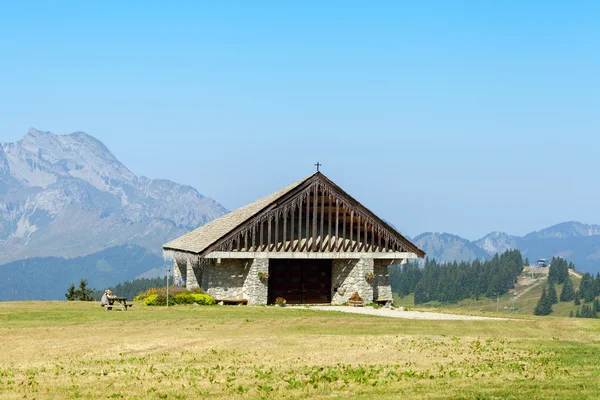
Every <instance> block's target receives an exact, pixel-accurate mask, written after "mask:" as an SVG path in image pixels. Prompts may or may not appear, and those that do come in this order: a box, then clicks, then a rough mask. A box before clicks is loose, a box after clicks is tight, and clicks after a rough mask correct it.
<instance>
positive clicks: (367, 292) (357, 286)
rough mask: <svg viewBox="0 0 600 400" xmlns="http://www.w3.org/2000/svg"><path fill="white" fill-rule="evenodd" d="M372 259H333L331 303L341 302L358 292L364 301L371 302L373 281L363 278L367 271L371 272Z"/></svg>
mask: <svg viewBox="0 0 600 400" xmlns="http://www.w3.org/2000/svg"><path fill="white" fill-rule="evenodd" d="M373 261H374V260H373V259H372V258H361V259H358V260H355V259H353V260H333V263H332V267H331V268H332V271H331V303H332V304H341V303H345V302H347V301H348V299H349V298H350V296H352V294H353V293H354V292H358V294H359V296H361V297H362V298H363V299H364V300H365V303H372V302H373V285H372V284H373V282H370V283H369V282H367V281H366V280H365V274H366V273H367V272H373V266H374V262H373Z"/></svg>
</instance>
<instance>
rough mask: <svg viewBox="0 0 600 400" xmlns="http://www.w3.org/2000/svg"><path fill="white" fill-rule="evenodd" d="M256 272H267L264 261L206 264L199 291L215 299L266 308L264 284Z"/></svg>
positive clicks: (224, 261) (240, 260) (243, 260)
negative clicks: (246, 301) (243, 301)
mask: <svg viewBox="0 0 600 400" xmlns="http://www.w3.org/2000/svg"><path fill="white" fill-rule="evenodd" d="M259 272H266V273H268V272H269V260H268V259H254V260H247V259H226V260H222V261H221V263H217V262H216V261H209V262H206V264H205V266H204V268H203V271H202V278H201V281H202V289H203V290H204V291H205V292H206V293H208V294H210V295H211V296H212V297H214V298H215V299H227V300H239V299H246V300H248V304H249V305H261V304H267V291H268V287H267V284H268V281H267V280H264V281H261V280H260V279H259V278H258V273H259Z"/></svg>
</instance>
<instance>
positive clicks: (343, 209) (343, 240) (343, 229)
mask: <svg viewBox="0 0 600 400" xmlns="http://www.w3.org/2000/svg"><path fill="white" fill-rule="evenodd" d="M342 211H343V212H344V223H343V225H342V243H341V245H340V251H341V250H344V246H345V245H346V207H342Z"/></svg>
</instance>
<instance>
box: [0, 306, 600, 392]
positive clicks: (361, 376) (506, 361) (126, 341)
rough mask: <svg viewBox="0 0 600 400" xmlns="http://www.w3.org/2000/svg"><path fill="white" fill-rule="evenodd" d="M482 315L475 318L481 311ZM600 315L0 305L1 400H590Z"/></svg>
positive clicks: (598, 365) (599, 379)
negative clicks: (447, 316)
mask: <svg viewBox="0 0 600 400" xmlns="http://www.w3.org/2000/svg"><path fill="white" fill-rule="evenodd" d="M486 315H489V314H488V313H486ZM598 393H600V320H586V319H574V318H561V317H553V316H550V317H534V316H532V315H528V316H523V315H521V316H518V317H517V318H516V319H514V320H509V321H505V320H498V321H495V320H485V321H423V320H404V319H394V318H381V317H372V316H363V315H353V314H342V313H335V312H327V311H315V310H310V309H289V308H275V307H245V306H205V307H194V306H177V307H170V308H169V309H166V308H156V307H155V308H152V307H145V306H143V305H140V304H136V305H135V307H134V308H133V309H132V310H131V311H127V312H123V311H112V312H106V311H104V310H103V309H102V308H101V307H100V306H99V305H98V304H97V303H74V302H72V303H67V302H14V303H0V398H2V399H24V398H25V399H65V398H73V399H77V398H81V399H102V398H104V399H188V398H190V399H191V398H214V399H257V398H264V399H307V398H308V399H347V398H355V399H398V398H407V399H410V398H426V399H448V398H458V399H475V398H480V399H553V398H556V399H587V398H589V399H593V398H598Z"/></svg>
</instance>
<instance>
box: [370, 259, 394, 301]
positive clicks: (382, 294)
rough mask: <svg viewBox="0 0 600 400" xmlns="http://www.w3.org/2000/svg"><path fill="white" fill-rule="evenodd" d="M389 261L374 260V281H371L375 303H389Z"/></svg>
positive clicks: (390, 293)
mask: <svg viewBox="0 0 600 400" xmlns="http://www.w3.org/2000/svg"><path fill="white" fill-rule="evenodd" d="M388 264H389V261H387V260H375V266H374V271H373V272H374V273H375V279H374V280H373V282H372V283H373V300H374V301H377V300H380V301H384V300H386V301H388V300H389V301H391V300H392V298H393V296H392V287H391V286H390V272H389V265H388Z"/></svg>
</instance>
